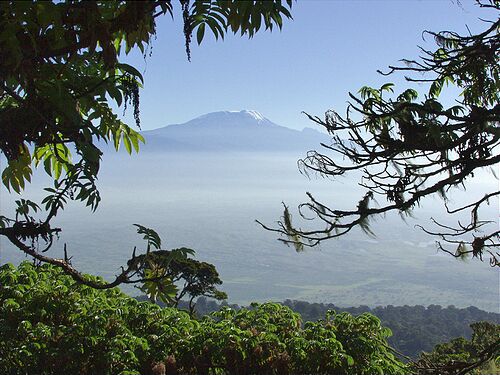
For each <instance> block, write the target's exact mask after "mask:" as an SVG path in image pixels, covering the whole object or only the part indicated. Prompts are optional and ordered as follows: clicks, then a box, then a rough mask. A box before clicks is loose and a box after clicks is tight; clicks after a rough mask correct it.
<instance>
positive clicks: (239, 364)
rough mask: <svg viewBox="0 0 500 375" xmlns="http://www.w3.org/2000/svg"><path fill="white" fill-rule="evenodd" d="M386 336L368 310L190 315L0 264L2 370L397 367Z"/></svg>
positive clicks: (25, 266)
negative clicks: (311, 315)
mask: <svg viewBox="0 0 500 375" xmlns="http://www.w3.org/2000/svg"><path fill="white" fill-rule="evenodd" d="M389 335H390V331H389V330H388V329H386V328H383V327H381V326H380V321H379V320H378V319H377V318H376V317H375V316H373V315H370V314H363V315H361V316H358V317H353V316H351V315H349V314H347V313H342V314H336V313H335V312H329V313H328V314H327V316H326V318H325V319H324V320H321V321H318V322H308V323H306V324H305V325H304V326H303V327H302V325H301V318H300V315H298V314H297V313H294V312H293V311H292V310H290V309H289V308H288V307H285V306H282V305H279V304H274V303H265V304H254V305H252V307H251V308H249V309H241V310H239V311H235V310H232V309H230V308H224V309H222V310H221V311H219V312H216V313H213V314H212V315H210V316H207V317H204V318H203V319H201V320H195V319H192V318H190V317H189V315H188V314H187V313H185V312H182V311H180V310H177V309H174V308H164V309H161V308H160V307H158V306H157V305H154V304H151V303H149V302H138V301H136V300H135V299H133V298H131V297H129V296H127V295H125V294H124V293H122V292H120V291H119V290H118V289H111V290H105V291H103V290H95V289H92V288H89V287H85V286H82V285H79V284H75V283H74V282H73V280H72V279H71V278H70V277H69V276H66V275H63V274H62V273H61V272H60V271H59V270H58V269H57V268H55V267H52V266H50V265H43V266H40V267H35V266H33V265H32V264H30V263H27V262H25V263H22V264H21V265H20V266H19V267H18V268H15V267H14V266H12V265H10V264H7V265H4V266H2V267H0V373H2V374H12V375H14V374H26V373H29V374H61V373H68V374H82V375H83V374H162V373H165V372H166V373H167V374H208V373H212V374H214V373H217V374H347V373H350V374H352V373H356V374H374V373H380V374H399V373H404V372H405V371H406V367H405V366H404V365H403V364H402V363H401V362H399V361H398V360H397V359H395V358H394V356H393V355H392V354H391V351H390V349H389V348H388V346H387V343H386V338H387V337H388V336H389Z"/></svg>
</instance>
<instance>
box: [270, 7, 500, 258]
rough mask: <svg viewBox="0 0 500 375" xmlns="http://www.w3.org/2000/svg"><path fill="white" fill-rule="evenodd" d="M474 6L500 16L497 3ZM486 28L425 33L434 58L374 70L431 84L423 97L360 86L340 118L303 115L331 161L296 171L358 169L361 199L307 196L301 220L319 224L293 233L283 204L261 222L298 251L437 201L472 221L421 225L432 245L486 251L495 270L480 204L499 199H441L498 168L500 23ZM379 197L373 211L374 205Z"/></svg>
mask: <svg viewBox="0 0 500 375" xmlns="http://www.w3.org/2000/svg"><path fill="white" fill-rule="evenodd" d="M478 5H479V6H481V7H484V8H488V9H490V10H493V11H496V12H498V11H500V2H499V1H498V0H489V1H488V2H481V1H478ZM485 22H486V21H485ZM486 25H487V27H486V30H485V31H483V32H481V33H479V34H475V35H472V34H470V35H466V36H462V35H459V34H457V33H455V32H452V31H443V32H437V33H436V32H430V31H426V32H425V34H426V35H429V36H432V37H433V38H434V39H435V42H436V44H437V49H436V50H435V51H429V50H425V49H423V48H422V49H421V52H422V55H421V56H420V58H419V59H417V60H406V59H405V60H402V61H403V63H404V64H405V66H402V67H398V66H391V67H390V70H389V71H388V72H386V73H383V72H379V73H381V74H383V75H391V74H394V73H396V72H404V73H406V74H408V76H406V80H407V81H408V82H410V83H420V84H422V83H424V84H428V85H429V86H428V87H429V88H428V91H427V93H426V94H425V95H423V97H419V94H418V92H417V91H416V90H414V89H411V88H410V89H406V90H404V91H403V92H401V93H400V94H399V95H394V85H393V84H392V83H387V84H385V85H383V86H382V87H380V88H378V89H377V88H372V87H362V88H361V89H360V90H359V92H358V94H359V96H357V95H353V94H349V96H350V98H351V100H352V102H351V103H350V105H349V106H348V108H347V111H346V115H345V116H342V115H340V114H339V113H338V112H336V111H333V110H331V111H328V112H327V113H326V115H325V118H324V119H321V118H319V117H317V116H311V115H308V114H306V115H307V116H308V117H309V119H311V120H312V121H314V122H315V123H317V124H319V125H321V126H323V127H324V128H325V129H326V130H327V131H328V132H329V133H330V134H331V135H332V144H331V145H327V144H322V146H323V149H324V150H326V151H329V152H333V153H334V156H331V155H328V154H327V153H323V152H321V151H311V152H309V153H308V154H307V157H305V158H304V159H302V160H299V166H300V168H301V171H302V172H303V173H305V174H308V173H318V174H319V175H321V176H326V177H337V176H342V175H344V174H347V173H352V172H354V171H358V172H360V173H361V175H362V177H361V180H360V183H359V185H361V186H362V187H363V188H364V189H365V194H364V196H363V197H362V199H361V200H360V201H359V202H358V203H357V206H356V207H355V208H353V209H351V210H341V209H335V208H330V207H329V206H328V205H327V204H325V203H323V202H320V201H319V200H317V199H315V197H314V196H313V195H312V194H310V193H307V195H308V198H309V200H308V201H307V202H305V203H303V204H301V205H300V206H299V215H300V216H301V217H302V218H303V219H307V220H315V221H316V222H319V226H317V227H316V228H313V229H301V228H300V227H298V226H296V225H295V224H294V223H293V222H292V217H291V214H290V211H289V208H288V207H287V206H285V207H284V214H283V217H282V219H281V220H280V221H279V222H278V226H277V227H275V228H271V227H268V226H266V225H263V224H262V223H261V225H263V226H264V228H266V229H269V230H272V231H275V232H277V233H279V234H280V235H282V236H283V237H282V238H281V241H283V242H284V243H286V244H293V245H295V247H296V250H297V251H301V250H303V248H304V246H315V245H317V244H318V243H320V242H321V241H324V240H327V239H330V238H334V237H338V236H342V235H345V234H347V233H348V232H350V231H351V230H352V229H353V228H355V227H360V228H361V229H362V230H364V231H365V232H367V233H369V234H373V232H372V230H371V228H370V222H371V221H372V220H373V219H374V218H375V217H377V216H381V215H384V214H386V213H389V212H391V211H393V212H399V213H400V215H401V216H402V217H405V216H408V215H411V213H412V211H413V209H414V208H415V207H416V206H418V205H419V203H420V202H421V201H422V200H423V199H424V198H426V197H428V196H432V195H439V196H441V197H442V198H443V199H444V202H445V203H444V206H445V208H446V212H447V213H448V214H450V215H455V216H452V217H456V216H457V215H460V214H463V213H464V212H469V214H470V220H469V222H467V223H463V222H461V221H460V220H457V221H458V222H457V224H456V225H449V224H445V223H443V222H440V221H437V220H434V219H433V220H432V223H433V225H434V228H431V229H429V228H423V227H420V228H421V229H423V230H424V232H425V233H428V234H431V235H434V236H436V237H437V238H438V241H437V244H438V248H439V249H441V250H443V251H445V252H447V253H449V254H451V255H453V256H454V257H457V258H464V257H467V256H470V255H471V256H472V257H477V258H480V259H481V260H482V259H483V255H484V254H489V256H490V263H491V265H492V266H497V267H498V266H500V253H498V251H497V250H495V249H498V246H499V245H500V231H499V230H498V223H495V221H494V220H493V222H492V221H488V220H484V219H481V218H480V209H481V207H484V206H485V205H487V204H488V203H489V202H490V201H491V200H495V199H498V197H499V196H500V192H499V191H498V190H495V191H490V192H486V193H485V195H484V196H483V197H481V198H480V199H477V200H474V201H472V202H469V203H468V204H464V205H462V206H459V207H451V206H450V204H449V202H448V201H447V198H446V197H447V193H448V192H449V190H450V189H452V188H455V187H459V186H464V187H466V186H467V183H468V182H469V181H470V179H471V178H472V177H473V176H474V174H475V173H477V171H479V170H481V169H485V168H491V169H492V172H493V173H494V170H493V168H495V167H496V166H498V164H499V162H500V154H499V152H498V151H499V146H500V103H499V97H500V63H499V51H500V36H499V27H500V21H499V20H498V17H497V19H496V20H494V21H492V22H486ZM448 86H450V87H451V88H453V89H456V90H459V92H460V96H459V97H458V98H457V99H456V102H457V103H455V104H454V105H452V106H446V105H445V104H444V101H443V100H442V97H441V96H440V95H441V93H442V90H444V89H446V88H447V87H448ZM452 92H453V91H452ZM339 160H342V161H339ZM375 198H377V202H378V204H379V206H376V205H374V204H373V202H374V201H375ZM380 202H383V203H380ZM485 232H486V233H485ZM450 246H451V247H450Z"/></svg>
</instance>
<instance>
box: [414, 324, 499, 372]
mask: <svg viewBox="0 0 500 375" xmlns="http://www.w3.org/2000/svg"><path fill="white" fill-rule="evenodd" d="M470 327H471V328H472V331H473V333H472V338H471V339H470V340H466V339H464V338H463V337H459V338H456V339H453V340H451V341H450V342H448V343H443V344H439V345H436V347H435V348H434V350H433V351H432V352H430V353H422V355H421V356H420V359H419V361H418V362H416V364H415V366H416V369H417V370H418V373H419V374H426V375H431V374H493V373H497V371H498V370H497V369H498V366H499V365H500V341H499V337H500V325H498V324H493V323H489V322H477V323H473V324H471V325H470Z"/></svg>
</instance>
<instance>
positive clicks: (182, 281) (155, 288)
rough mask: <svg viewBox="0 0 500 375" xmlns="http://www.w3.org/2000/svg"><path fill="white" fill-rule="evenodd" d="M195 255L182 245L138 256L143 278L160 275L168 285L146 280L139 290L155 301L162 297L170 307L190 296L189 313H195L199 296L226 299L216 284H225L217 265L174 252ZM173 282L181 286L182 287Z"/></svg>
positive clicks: (139, 270) (139, 269)
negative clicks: (177, 247) (196, 300)
mask: <svg viewBox="0 0 500 375" xmlns="http://www.w3.org/2000/svg"><path fill="white" fill-rule="evenodd" d="M179 253H182V254H186V255H188V254H194V250H192V249H187V248H180V249H174V250H171V251H169V250H157V251H151V252H149V253H148V254H146V255H139V256H137V257H136V261H138V262H136V264H138V265H139V267H138V269H137V271H138V273H139V274H140V275H141V277H142V279H151V278H160V279H161V280H164V281H167V284H166V285H163V284H161V283H157V282H145V283H144V284H143V285H142V286H141V287H140V288H139V289H140V290H142V291H143V292H145V293H146V294H147V295H148V296H149V297H150V299H151V301H152V302H156V301H157V299H159V300H161V301H162V302H163V303H165V304H167V306H173V307H177V306H178V305H179V302H180V301H181V299H183V298H185V297H189V298H188V308H189V314H190V315H193V313H194V308H195V305H196V303H195V302H194V300H195V299H196V298H198V297H202V296H204V297H209V298H214V299H216V300H224V299H226V298H227V294H226V293H224V292H222V291H220V290H218V289H217V288H216V285H220V284H222V280H221V279H220V278H219V273H218V272H217V270H216V269H215V266H214V265H213V264H210V263H206V262H200V261H197V260H195V259H191V258H189V257H187V256H185V257H179V256H175V254H179ZM171 285H174V286H175V285H180V289H179V288H177V287H175V288H172V287H171Z"/></svg>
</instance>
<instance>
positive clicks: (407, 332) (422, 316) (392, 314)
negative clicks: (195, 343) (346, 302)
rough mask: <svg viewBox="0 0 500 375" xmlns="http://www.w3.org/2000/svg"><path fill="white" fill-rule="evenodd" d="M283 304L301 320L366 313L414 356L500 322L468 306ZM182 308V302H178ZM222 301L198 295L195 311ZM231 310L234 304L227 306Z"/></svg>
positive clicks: (216, 307) (207, 310) (394, 343)
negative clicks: (479, 324) (475, 327)
mask: <svg viewBox="0 0 500 375" xmlns="http://www.w3.org/2000/svg"><path fill="white" fill-rule="evenodd" d="M283 305H285V306H287V307H289V308H291V309H292V310H293V311H295V312H297V313H299V314H300V315H301V316H302V319H303V320H304V321H316V320H319V319H322V317H323V316H324V315H325V314H326V312H327V311H329V310H334V311H338V312H347V313H349V314H352V315H361V314H364V313H369V314H373V315H375V316H376V317H377V318H379V319H380V321H381V322H382V325H384V326H385V327H388V328H389V329H390V330H391V331H392V336H391V337H389V338H388V339H387V341H388V343H389V344H390V345H391V346H392V347H393V348H395V349H396V350H398V351H399V352H401V353H403V354H405V355H407V356H410V357H412V358H414V359H415V358H417V357H418V356H419V354H420V353H421V352H423V351H425V352H430V351H432V350H433V348H434V346H435V345H437V344H440V343H443V342H446V341H449V340H452V339H454V338H457V337H463V338H464V339H465V338H470V337H471V336H472V329H471V327H470V325H471V324H473V323H475V322H480V321H486V322H491V323H494V324H497V325H498V324H500V314H497V313H492V312H486V311H482V310H480V309H478V308H476V307H473V306H470V307H467V308H464V309H459V308H456V307H454V306H448V307H444V308H443V307H441V306H439V305H430V306H428V307H424V306H391V305H389V306H378V307H375V308H370V307H368V306H359V307H339V306H336V305H334V304H324V303H309V302H306V301H292V300H285V301H284V302H283ZM180 306H181V307H183V306H182V305H180ZM222 306H223V304H218V303H216V302H215V301H210V300H206V299H204V298H200V299H198V301H197V305H196V311H197V313H198V314H199V315H205V314H210V313H211V312H213V311H218V310H219V309H220V308H221V307H222ZM230 306H231V308H233V309H238V308H240V307H239V306H238V305H230Z"/></svg>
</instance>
